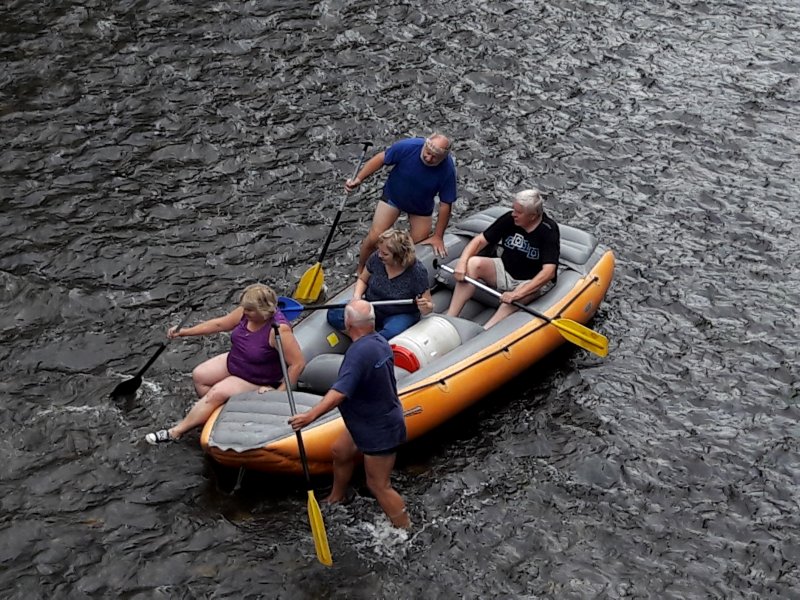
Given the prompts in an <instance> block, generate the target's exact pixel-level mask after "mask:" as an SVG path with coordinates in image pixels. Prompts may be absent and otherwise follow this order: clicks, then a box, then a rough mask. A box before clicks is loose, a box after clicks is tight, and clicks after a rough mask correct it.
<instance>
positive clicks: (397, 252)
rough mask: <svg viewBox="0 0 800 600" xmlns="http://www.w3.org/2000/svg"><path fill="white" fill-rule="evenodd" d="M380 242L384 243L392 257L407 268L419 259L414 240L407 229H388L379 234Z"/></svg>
mask: <svg viewBox="0 0 800 600" xmlns="http://www.w3.org/2000/svg"><path fill="white" fill-rule="evenodd" d="M378 244H379V245H380V244H384V245H385V246H386V250H388V251H389V254H391V255H392V258H393V259H394V260H395V261H397V262H398V263H400V265H401V266H402V267H403V268H404V269H405V268H407V267H409V266H411V265H412V264H414V261H415V260H417V251H416V250H415V248H414V240H412V239H411V235H410V234H409V233H408V232H407V231H400V230H399V229H387V230H386V231H384V232H383V233H382V234H380V235H379V236H378Z"/></svg>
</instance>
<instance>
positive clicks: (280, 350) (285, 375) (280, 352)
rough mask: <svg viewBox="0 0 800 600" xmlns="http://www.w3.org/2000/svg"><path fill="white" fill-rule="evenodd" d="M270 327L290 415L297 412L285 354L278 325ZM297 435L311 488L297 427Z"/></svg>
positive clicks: (301, 436) (307, 480) (309, 484)
mask: <svg viewBox="0 0 800 600" xmlns="http://www.w3.org/2000/svg"><path fill="white" fill-rule="evenodd" d="M272 329H273V331H275V345H276V346H277V348H276V349H277V351H278V359H279V360H280V362H281V372H283V385H285V386H286V395H287V396H289V408H290V409H291V411H292V416H295V415H296V414H297V408H296V407H295V404H294V395H293V394H292V382H291V381H289V369H288V367H287V366H286V355H285V354H284V353H283V342H282V341H281V332H280V325H278V324H277V323H275V322H273V323H272ZM295 435H296V436H297V448H298V450H300V461H301V462H302V463H303V474H304V475H305V476H306V482H308V487H309V489H310V488H311V473H309V471H308V459H307V458H306V447H305V446H304V445H303V435H302V434H301V433H300V430H299V429H298V430H297V431H295Z"/></svg>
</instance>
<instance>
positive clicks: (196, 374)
mask: <svg viewBox="0 0 800 600" xmlns="http://www.w3.org/2000/svg"><path fill="white" fill-rule="evenodd" d="M229 376H230V373H228V353H227V352H226V353H225V354H219V355H217V356H215V357H213V358H209V359H208V360H207V361H205V362H201V363H200V364H199V365H197V366H196V367H195V368H194V371H192V382H194V389H195V391H196V392H197V397H198V398H202V397H203V396H205V395H206V394H207V393H208V390H210V389H211V386H212V385H214V384H215V383H218V382H220V381H222V380H223V379H225V378H226V377H229Z"/></svg>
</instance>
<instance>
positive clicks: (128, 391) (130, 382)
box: [109, 311, 192, 399]
mask: <svg viewBox="0 0 800 600" xmlns="http://www.w3.org/2000/svg"><path fill="white" fill-rule="evenodd" d="M191 314H192V311H189V312H188V313H186V316H185V317H183V319H181V322H180V323H178V326H177V327H176V328H175V331H178V330H179V329H180V328H181V327H183V324H184V323H186V320H187V319H188V318H189V316H190V315H191ZM170 341H171V340H167V341H166V342H161V344H160V345H159V346H158V350H156V353H155V354H153V356H152V357H151V358H150V360H148V361H147V364H145V366H143V367H142V368H141V370H140V371H139V372H138V373H137V374H136V375H134V376H133V377H131V378H130V379H126V380H125V381H123V382H122V383H119V384H117V387H115V388H114V391H112V392H111V393H110V394H109V396H110V397H111V398H114V399H117V398H122V397H125V396H133V395H134V394H135V393H136V390H138V389H139V386H140V385H142V375H144V372H145V371H147V369H149V368H150V365H152V364H153V363H154V362H156V359H157V358H158V357H159V356H161V353H162V352H163V351H164V350H165V349H166V348H167V344H169V343H170Z"/></svg>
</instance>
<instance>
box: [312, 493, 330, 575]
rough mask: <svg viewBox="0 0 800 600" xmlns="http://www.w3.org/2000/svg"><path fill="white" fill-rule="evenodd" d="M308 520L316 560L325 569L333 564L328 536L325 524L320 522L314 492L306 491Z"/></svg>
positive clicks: (320, 515) (319, 512) (320, 517)
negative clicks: (315, 551)
mask: <svg viewBox="0 0 800 600" xmlns="http://www.w3.org/2000/svg"><path fill="white" fill-rule="evenodd" d="M308 520H309V522H310V523H311V535H312V536H314V548H315V549H316V550H317V560H318V561H319V562H321V563H322V564H323V565H325V566H326V567H330V566H331V565H332V564H333V558H331V549H330V548H329V547H328V535H327V534H326V533H325V523H324V522H323V520H322V511H320V509H319V504H317V499H316V498H314V490H308Z"/></svg>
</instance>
